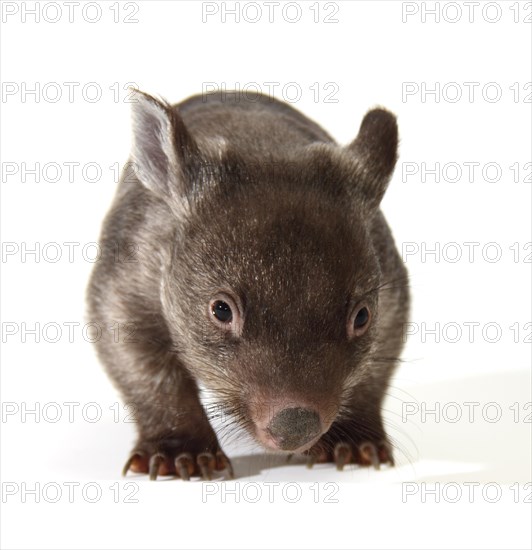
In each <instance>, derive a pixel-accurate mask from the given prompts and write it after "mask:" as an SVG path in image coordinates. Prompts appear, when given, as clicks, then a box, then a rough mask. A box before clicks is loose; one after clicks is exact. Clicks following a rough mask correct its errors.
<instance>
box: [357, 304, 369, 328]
mask: <svg viewBox="0 0 532 550" xmlns="http://www.w3.org/2000/svg"><path fill="white" fill-rule="evenodd" d="M368 321H369V310H368V308H367V307H362V308H360V309H359V310H358V313H357V314H356V316H355V320H354V325H355V328H356V329H357V328H362V327H363V326H364V325H365V324H366V323H367V322H368Z"/></svg>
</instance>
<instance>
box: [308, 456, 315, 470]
mask: <svg viewBox="0 0 532 550" xmlns="http://www.w3.org/2000/svg"><path fill="white" fill-rule="evenodd" d="M317 461H318V455H308V458H307V468H308V469H309V470H310V469H311V468H312V466H314V464H316V462H317Z"/></svg>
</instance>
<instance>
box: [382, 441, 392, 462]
mask: <svg viewBox="0 0 532 550" xmlns="http://www.w3.org/2000/svg"><path fill="white" fill-rule="evenodd" d="M379 461H380V462H381V463H386V462H388V463H389V464H390V466H395V462H394V459H393V452H392V449H391V448H390V445H389V443H388V442H387V441H381V444H380V447H379Z"/></svg>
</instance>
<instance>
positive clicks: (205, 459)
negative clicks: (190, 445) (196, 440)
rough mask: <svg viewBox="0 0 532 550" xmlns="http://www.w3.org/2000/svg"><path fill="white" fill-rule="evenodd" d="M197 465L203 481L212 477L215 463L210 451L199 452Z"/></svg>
mask: <svg viewBox="0 0 532 550" xmlns="http://www.w3.org/2000/svg"><path fill="white" fill-rule="evenodd" d="M197 462H198V466H199V468H200V472H201V478H202V479H203V480H205V481H210V480H211V479H212V471H213V470H214V467H215V465H216V463H215V460H214V456H213V455H212V454H211V453H201V454H199V455H198V460H197Z"/></svg>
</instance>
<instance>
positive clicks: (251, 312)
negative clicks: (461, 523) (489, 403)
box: [88, 92, 409, 471]
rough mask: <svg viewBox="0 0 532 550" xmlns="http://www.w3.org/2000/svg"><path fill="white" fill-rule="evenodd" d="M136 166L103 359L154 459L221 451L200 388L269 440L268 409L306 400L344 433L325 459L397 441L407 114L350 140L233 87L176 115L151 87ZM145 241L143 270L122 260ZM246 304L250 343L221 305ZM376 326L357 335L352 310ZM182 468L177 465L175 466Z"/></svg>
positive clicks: (141, 108) (384, 119)
mask: <svg viewBox="0 0 532 550" xmlns="http://www.w3.org/2000/svg"><path fill="white" fill-rule="evenodd" d="M136 97H137V99H138V103H137V104H136V105H135V106H134V146H133V152H132V161H133V163H134V166H135V174H133V175H132V174H131V170H129V171H127V172H125V173H124V175H123V177H122V180H121V182H120V185H119V189H118V192H117V195H116V198H115V201H114V203H113V205H112V208H111V211H110V212H109V214H108V216H107V218H106V220H105V222H104V226H103V231H102V235H101V244H102V249H103V251H104V252H103V256H102V260H101V261H100V262H99V263H98V264H97V265H96V267H95V269H94V273H93V275H92V279H91V281H90V286H89V292H88V299H89V311H90V319H91V321H94V322H99V323H101V324H102V325H105V326H108V325H110V324H112V323H116V322H118V323H121V324H126V323H128V324H129V326H130V327H134V335H133V337H130V338H128V339H126V340H127V341H124V338H120V339H119V341H118V342H115V341H114V340H115V339H114V338H113V337H114V335H115V334H114V333H113V332H111V331H106V330H104V331H103V336H102V338H101V339H100V341H99V342H98V345H97V347H98V352H99V356H100V358H101V361H102V362H103V364H104V365H105V366H106V368H107V371H108V373H109V375H110V376H111V378H112V379H113V381H114V382H115V384H116V385H117V387H118V388H119V389H120V391H121V393H122V395H123V397H124V399H125V400H126V401H127V402H133V403H135V404H136V406H137V413H136V418H137V422H138V430H139V441H138V444H137V447H136V449H137V450H138V451H141V452H142V453H144V454H146V455H148V456H149V455H152V454H153V453H157V452H162V453H164V454H165V455H168V456H169V457H170V458H174V457H175V456H176V455H177V454H179V453H180V452H182V451H190V452H191V453H199V452H201V451H206V450H209V451H212V452H214V451H216V450H218V448H219V446H218V442H217V438H216V435H215V434H214V431H213V430H212V428H211V426H210V424H209V420H208V415H207V414H206V412H205V411H204V409H203V408H202V406H201V404H200V401H199V399H198V383H201V384H202V385H204V386H205V387H206V388H209V389H210V390H211V391H212V393H213V394H214V395H215V396H216V399H217V401H218V402H219V404H220V406H222V407H223V408H224V410H225V411H226V412H230V413H231V415H232V418H234V419H235V420H234V421H235V422H236V425H237V426H239V427H241V428H243V429H247V430H248V431H249V432H250V433H251V434H252V435H253V436H256V430H257V426H256V419H257V418H259V417H260V414H262V415H264V414H266V416H267V415H268V413H267V412H266V413H264V411H263V412H262V413H260V414H259V413H257V412H256V408H257V407H258V406H261V407H262V408H264V407H266V408H268V407H269V406H272V407H273V406H274V402H275V400H278V399H285V400H294V401H298V402H304V403H307V404H310V405H309V406H311V407H313V408H314V409H316V410H319V411H320V413H321V414H322V415H323V416H324V417H325V416H327V417H328V421H329V423H328V424H327V425H330V424H331V423H332V426H331V427H330V429H329V430H328V432H327V433H325V434H323V436H322V438H321V440H320V442H319V443H318V445H317V447H316V448H318V447H319V446H320V445H321V446H322V448H326V449H330V448H332V447H333V446H334V444H335V443H336V442H338V441H340V440H342V441H348V442H350V443H352V444H355V445H358V444H361V443H364V442H365V441H371V442H379V441H382V440H384V439H385V438H386V435H385V433H384V428H383V425H382V420H381V405H382V400H383V397H384V394H385V391H386V389H387V386H388V381H389V378H390V376H391V374H392V372H393V369H394V367H395V364H396V361H397V358H398V356H399V354H400V351H401V348H402V327H403V324H404V322H405V321H406V319H407V315H408V306H409V296H408V289H407V282H406V270H405V267H404V266H403V264H402V262H401V259H400V257H399V255H398V253H397V251H396V248H395V245H394V242H393V239H392V236H391V233H390V230H389V228H388V226H387V224H386V222H385V220H384V217H383V215H382V213H381V211H380V209H379V203H380V200H381V199H382V196H383V194H384V192H385V190H386V187H387V184H388V181H389V179H390V177H391V174H392V172H393V168H394V165H395V162H396V156H397V126H396V122H395V117H394V116H393V115H392V114H391V113H389V112H387V111H385V110H383V109H375V110H373V111H370V112H369V113H368V114H367V115H366V117H365V118H364V121H363V123H362V126H361V129H360V132H359V135H358V137H357V139H356V140H355V141H354V142H353V143H352V144H351V145H350V146H348V147H345V148H341V147H339V146H337V145H336V144H335V143H334V142H333V140H332V139H331V138H330V137H329V136H328V134H327V133H326V132H325V131H323V130H322V129H321V128H320V127H319V126H317V125H316V124H315V123H313V122H311V121H310V120H309V119H307V118H306V117H304V116H303V115H302V114H300V113H299V112H297V111H296V110H295V109H293V108H292V107H290V106H288V105H286V104H284V103H281V102H279V101H276V100H272V99H271V98H267V97H266V96H260V95H256V96H250V95H249V94H248V95H247V96H246V97H243V96H240V95H238V94H226V95H225V96H222V95H221V94H219V93H214V94H209V95H207V96H195V97H193V98H190V99H188V100H187V101H184V102H183V103H181V104H178V105H176V106H170V105H168V104H167V103H165V102H163V101H159V100H156V99H154V98H152V97H150V96H147V95H146V94H142V93H140V92H139V93H137V96H136ZM132 243H133V244H134V246H135V247H136V249H137V251H138V253H137V255H136V258H135V259H136V261H133V262H125V261H122V260H121V259H120V254H119V255H117V254H116V250H117V249H118V250H121V249H122V250H123V249H125V248H127V247H131V244H132ZM224 289H229V290H230V291H231V292H233V293H234V294H236V295H238V296H239V299H241V301H242V304H243V308H244V311H245V320H244V326H243V332H242V335H241V337H240V338H235V337H232V336H231V335H230V334H227V333H223V332H220V330H219V329H218V328H217V327H216V326H214V324H213V323H212V322H211V321H210V320H209V319H208V313H207V306H208V303H209V300H210V299H211V297H212V296H213V295H214V294H215V293H216V292H217V291H219V290H224ZM362 299H364V300H366V302H367V303H368V305H369V308H370V310H371V313H372V320H371V325H370V327H369V329H368V331H367V332H366V333H365V334H364V335H363V336H361V337H360V338H356V339H352V340H349V339H348V338H347V337H346V321H347V317H348V315H349V311H350V308H351V307H352V305H353V304H354V303H355V302H358V301H360V300H362ZM168 469H169V471H171V470H172V467H171V464H170V463H169V465H168Z"/></svg>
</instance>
